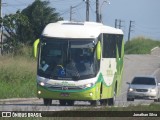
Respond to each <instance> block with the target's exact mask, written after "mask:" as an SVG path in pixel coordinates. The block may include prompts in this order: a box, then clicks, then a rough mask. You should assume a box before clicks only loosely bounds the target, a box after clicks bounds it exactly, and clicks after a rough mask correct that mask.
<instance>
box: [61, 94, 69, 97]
mask: <svg viewBox="0 0 160 120" xmlns="http://www.w3.org/2000/svg"><path fill="white" fill-rule="evenodd" d="M61 96H63V97H68V96H69V93H61Z"/></svg>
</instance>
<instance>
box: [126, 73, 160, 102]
mask: <svg viewBox="0 0 160 120" xmlns="http://www.w3.org/2000/svg"><path fill="white" fill-rule="evenodd" d="M127 84H129V87H128V91H127V101H134V99H150V100H154V101H155V102H158V101H160V95H159V88H160V83H158V82H157V79H156V78H155V77H151V76H137V77H134V78H133V80H132V82H131V83H127Z"/></svg>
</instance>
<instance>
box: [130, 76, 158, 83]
mask: <svg viewBox="0 0 160 120" xmlns="http://www.w3.org/2000/svg"><path fill="white" fill-rule="evenodd" d="M131 84H140V85H156V82H155V79H154V78H148V77H135V78H134V79H133V81H132V83H131Z"/></svg>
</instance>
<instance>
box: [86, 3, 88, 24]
mask: <svg viewBox="0 0 160 120" xmlns="http://www.w3.org/2000/svg"><path fill="white" fill-rule="evenodd" d="M86 21H89V0H86Z"/></svg>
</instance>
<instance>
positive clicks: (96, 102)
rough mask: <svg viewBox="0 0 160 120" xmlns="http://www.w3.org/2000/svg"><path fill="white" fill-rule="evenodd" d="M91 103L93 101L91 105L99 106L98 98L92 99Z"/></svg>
mask: <svg viewBox="0 0 160 120" xmlns="http://www.w3.org/2000/svg"><path fill="white" fill-rule="evenodd" d="M90 103H91V106H95V107H96V106H98V100H92V101H90Z"/></svg>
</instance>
